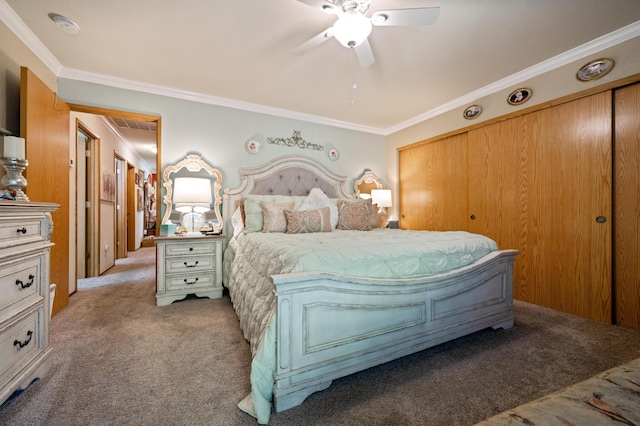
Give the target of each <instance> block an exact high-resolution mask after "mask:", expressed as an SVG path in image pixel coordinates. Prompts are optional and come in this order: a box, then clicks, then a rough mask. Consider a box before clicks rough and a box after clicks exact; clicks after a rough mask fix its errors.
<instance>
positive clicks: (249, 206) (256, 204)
mask: <svg viewBox="0 0 640 426" xmlns="http://www.w3.org/2000/svg"><path fill="white" fill-rule="evenodd" d="M304 199H305V197H304V196H288V195H255V194H249V195H246V196H245V197H244V215H245V221H244V226H245V232H260V231H262V225H263V220H262V205H261V203H262V202H267V203H290V202H293V203H294V209H295V207H296V206H299V205H300V204H301V203H302V201H303V200H304Z"/></svg>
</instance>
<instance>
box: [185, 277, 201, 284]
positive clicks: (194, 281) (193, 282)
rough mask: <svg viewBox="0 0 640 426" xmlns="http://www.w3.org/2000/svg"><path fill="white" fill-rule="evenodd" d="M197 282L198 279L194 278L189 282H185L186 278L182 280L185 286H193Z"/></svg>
mask: <svg viewBox="0 0 640 426" xmlns="http://www.w3.org/2000/svg"><path fill="white" fill-rule="evenodd" d="M197 282H198V278H196V279H194V280H191V281H189V280H187V279H186V278H185V279H184V283H185V284H195V283H197Z"/></svg>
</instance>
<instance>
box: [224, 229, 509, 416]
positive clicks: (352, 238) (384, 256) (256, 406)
mask: <svg viewBox="0 0 640 426" xmlns="http://www.w3.org/2000/svg"><path fill="white" fill-rule="evenodd" d="M497 249H498V247H497V244H496V243H495V242H494V241H493V240H491V239H489V238H487V237H484V236H482V235H477V234H471V233H468V232H462V231H456V232H429V231H405V230H386V229H378V230H373V231H368V232H362V231H344V230H343V231H341V230H338V231H334V232H326V233H311V234H295V235H291V234H285V233H260V232H256V233H249V234H244V235H241V236H240V237H239V238H238V239H234V240H231V241H230V243H229V245H228V248H227V250H226V251H225V274H224V275H225V279H226V282H225V284H226V286H227V287H228V289H229V294H230V297H231V301H232V302H233V306H234V309H235V311H236V313H237V315H238V318H239V320H240V326H241V329H242V331H243V333H244V336H245V338H246V339H247V340H248V341H249V342H250V344H251V352H252V359H253V361H252V365H251V389H252V391H251V394H250V395H249V396H248V397H247V398H245V400H243V401H242V402H241V403H240V404H239V407H240V408H241V409H242V410H244V411H246V412H248V413H249V414H251V415H253V416H255V417H256V418H257V420H258V423H262V424H265V423H267V422H268V420H269V415H270V412H271V398H272V392H273V384H274V378H273V374H274V372H275V363H276V345H275V335H276V332H275V315H274V313H275V302H276V301H275V294H274V291H273V290H274V289H273V285H272V284H271V281H270V280H269V277H270V276H272V275H278V274H285V273H293V272H327V273H334V274H340V275H347V276H353V277H366V278H383V279H384V278H389V279H398V278H417V277H424V276H429V275H434V274H438V273H443V272H447V271H451V270H454V269H457V268H460V267H462V266H465V265H469V264H471V263H473V262H475V261H476V260H478V259H480V258H482V257H484V256H486V255H487V254H489V253H490V252H492V251H494V250H497ZM398 285H401V284H398Z"/></svg>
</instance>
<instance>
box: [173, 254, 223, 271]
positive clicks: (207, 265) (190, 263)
mask: <svg viewBox="0 0 640 426" xmlns="http://www.w3.org/2000/svg"><path fill="white" fill-rule="evenodd" d="M165 262H166V266H165V273H166V274H176V273H180V274H186V273H191V272H198V271H210V270H212V269H213V267H214V265H215V263H214V262H215V258H214V257H213V256H210V255H209V256H187V257H170V258H167V259H166V260H165Z"/></svg>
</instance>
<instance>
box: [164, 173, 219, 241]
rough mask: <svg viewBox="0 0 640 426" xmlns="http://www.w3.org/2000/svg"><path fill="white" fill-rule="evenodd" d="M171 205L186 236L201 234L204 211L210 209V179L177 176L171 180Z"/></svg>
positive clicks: (204, 217) (204, 218)
mask: <svg viewBox="0 0 640 426" xmlns="http://www.w3.org/2000/svg"><path fill="white" fill-rule="evenodd" d="M173 191H174V193H173V205H174V206H175V209H176V210H177V211H179V212H181V214H180V224H181V225H182V226H183V227H184V228H185V229H186V230H187V234H186V236H188V237H194V236H201V235H202V233H201V232H200V228H202V227H203V226H204V223H205V220H206V216H205V212H208V211H209V210H211V203H212V197H211V181H210V180H209V179H204V178H191V177H178V178H175V180H174V181H173Z"/></svg>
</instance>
